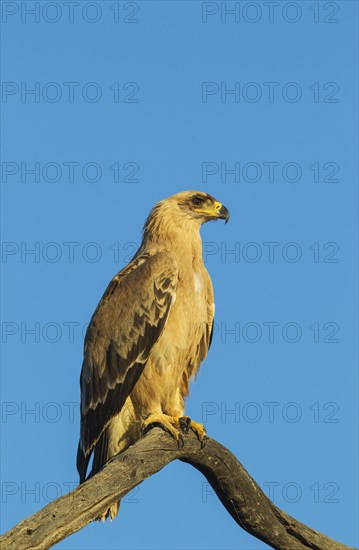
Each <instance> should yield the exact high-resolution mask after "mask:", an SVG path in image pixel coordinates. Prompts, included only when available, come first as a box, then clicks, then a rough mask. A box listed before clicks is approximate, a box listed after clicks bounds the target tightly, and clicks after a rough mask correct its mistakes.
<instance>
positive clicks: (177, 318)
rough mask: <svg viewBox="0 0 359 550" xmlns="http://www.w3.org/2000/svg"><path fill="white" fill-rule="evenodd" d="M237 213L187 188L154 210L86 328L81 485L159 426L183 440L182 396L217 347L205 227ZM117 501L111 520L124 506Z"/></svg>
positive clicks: (189, 424)
mask: <svg viewBox="0 0 359 550" xmlns="http://www.w3.org/2000/svg"><path fill="white" fill-rule="evenodd" d="M217 219H224V220H226V222H227V221H228V219H229V213H228V210H227V208H226V207H225V206H223V205H222V204H221V203H220V202H218V201H216V200H215V199H214V198H213V197H211V196H210V195H208V194H207V193H202V192H199V191H185V192H182V193H178V194H176V195H173V196H171V197H168V198H167V199H165V200H163V201H161V202H159V203H158V204H156V206H155V207H154V208H153V209H152V211H151V212H150V215H149V216H148V218H147V220H146V222H145V225H144V229H143V238H142V243H141V246H140V248H139V249H138V251H137V252H136V254H135V256H134V257H133V259H132V260H131V262H130V263H129V264H128V265H127V266H126V267H125V268H124V269H122V270H121V271H120V272H119V273H118V274H117V275H115V277H114V278H113V279H112V281H111V282H110V284H109V286H108V287H107V289H106V291H105V293H104V295H103V297H102V299H101V300H100V302H99V304H98V306H97V308H96V311H95V313H94V314H93V316H92V319H91V322H90V324H89V326H88V329H87V332H86V336H85V344H84V360H83V365H82V371H81V379H80V384H81V435H80V441H79V446H78V453H77V469H78V472H79V474H80V483H82V482H83V481H84V480H85V479H86V471H87V467H88V463H89V460H90V457H91V454H92V452H93V453H94V457H93V464H92V470H91V473H90V475H94V474H95V473H96V472H98V471H99V470H100V469H101V468H102V467H103V466H104V464H106V462H107V461H108V460H109V459H110V458H111V457H113V456H114V455H115V454H117V453H119V452H122V451H124V450H125V449H126V448H127V447H129V446H130V445H132V444H133V443H134V442H135V441H136V440H137V439H138V438H139V437H141V435H142V434H143V433H144V432H145V431H146V430H148V429H150V428H151V427H152V426H154V425H157V426H158V425H159V426H161V427H163V428H164V429H165V430H167V431H168V432H169V433H170V434H171V435H172V436H173V437H174V438H175V439H176V440H177V441H178V444H179V445H181V443H182V437H181V429H184V430H185V431H186V430H187V429H188V428H190V429H192V430H193V431H194V432H195V433H196V434H197V437H198V439H199V440H200V441H201V444H204V442H205V438H206V432H205V429H204V427H203V426H202V425H201V424H198V423H196V422H193V421H191V420H190V419H189V418H188V417H185V416H184V398H185V397H186V396H187V395H188V393H189V382H190V379H191V378H192V377H193V376H194V375H195V374H196V372H197V370H198V368H199V366H200V364H201V362H202V361H203V359H204V358H205V357H206V355H207V352H208V349H209V346H210V344H211V338H212V331H213V317H214V301H213V288H212V282H211V279H210V277H209V275H208V272H207V270H206V268H205V266H204V263H203V258H202V241H201V237H200V227H201V225H202V224H203V223H204V222H207V221H209V220H217ZM118 507H119V503H118V504H115V505H113V506H111V508H110V509H109V511H108V513H107V514H105V515H104V516H103V518H102V519H104V518H105V517H106V516H107V515H110V517H111V519H112V518H113V517H114V516H115V515H116V514H117V512H118Z"/></svg>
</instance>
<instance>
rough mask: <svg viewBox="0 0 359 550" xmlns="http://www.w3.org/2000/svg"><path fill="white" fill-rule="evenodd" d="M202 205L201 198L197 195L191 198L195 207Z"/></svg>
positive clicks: (202, 200)
mask: <svg viewBox="0 0 359 550" xmlns="http://www.w3.org/2000/svg"><path fill="white" fill-rule="evenodd" d="M203 203H204V199H202V197H199V196H198V195H195V196H194V197H192V204H194V205H195V206H200V205H201V204H203Z"/></svg>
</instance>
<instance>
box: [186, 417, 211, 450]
mask: <svg viewBox="0 0 359 550" xmlns="http://www.w3.org/2000/svg"><path fill="white" fill-rule="evenodd" d="M179 425H180V427H181V429H182V430H183V431H184V433H188V430H192V432H194V433H195V434H196V436H197V439H198V440H199V441H200V443H201V449H203V447H204V446H205V445H206V443H207V439H208V436H207V432H206V428H205V427H204V426H203V425H202V424H199V422H195V421H194V420H191V418H190V417H189V416H181V418H180V419H179Z"/></svg>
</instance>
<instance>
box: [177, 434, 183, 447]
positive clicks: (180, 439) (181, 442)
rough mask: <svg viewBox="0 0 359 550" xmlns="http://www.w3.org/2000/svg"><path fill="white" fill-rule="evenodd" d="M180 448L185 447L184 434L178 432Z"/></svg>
mask: <svg viewBox="0 0 359 550" xmlns="http://www.w3.org/2000/svg"><path fill="white" fill-rule="evenodd" d="M177 445H178V449H183V447H184V441H183V437H182V435H181V434H180V433H179V434H178V440H177Z"/></svg>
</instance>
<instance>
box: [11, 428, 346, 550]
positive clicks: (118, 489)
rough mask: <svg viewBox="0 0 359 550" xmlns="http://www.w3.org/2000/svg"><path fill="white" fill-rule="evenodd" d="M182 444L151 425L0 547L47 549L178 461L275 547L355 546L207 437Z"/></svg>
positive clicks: (342, 549)
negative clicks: (298, 510) (281, 504)
mask: <svg viewBox="0 0 359 550" xmlns="http://www.w3.org/2000/svg"><path fill="white" fill-rule="evenodd" d="M183 437H184V447H183V448H182V449H178V448H177V443H176V442H175V441H174V440H173V439H172V438H171V436H169V435H168V434H166V433H165V432H163V431H162V430H161V429H159V428H154V429H153V430H151V431H150V432H149V433H148V434H146V435H145V436H144V437H142V438H141V439H140V440H139V441H137V442H136V443H135V445H133V446H132V447H130V448H129V449H127V450H126V451H125V452H124V453H122V454H120V455H117V456H116V457H114V458H113V459H112V460H111V461H110V462H109V463H108V464H107V465H106V466H105V467H104V468H103V470H101V472H99V473H98V474H96V476H94V477H93V478H91V479H89V480H88V481H86V482H85V483H84V484H83V485H81V486H79V487H77V488H76V489H75V490H74V491H71V492H70V493H68V494H67V495H65V496H63V497H61V498H59V499H57V500H55V501H53V502H51V503H50V504H48V505H47V506H46V507H45V508H43V509H42V510H40V511H39V512H37V513H36V514H34V515H33V516H31V517H29V518H27V519H25V520H23V521H21V522H20V523H19V524H18V525H16V526H15V527H13V528H12V529H10V530H9V531H8V532H7V533H5V534H4V535H3V536H2V537H0V542H1V549H2V550H47V549H48V548H50V547H51V546H53V545H54V544H56V543H57V542H59V541H61V540H62V539H64V538H66V537H68V536H69V535H71V534H72V533H75V532H76V531H79V530H80V529H82V527H85V525H87V524H88V523H90V522H91V521H93V520H94V519H96V518H97V517H98V516H100V515H101V514H103V513H104V512H106V511H107V510H108V508H109V507H110V506H111V504H114V503H115V502H117V501H118V500H119V499H121V498H122V497H124V496H125V495H126V494H127V493H128V492H129V491H131V490H132V489H133V488H134V487H136V486H137V485H138V484H139V483H141V482H142V481H143V480H145V479H146V478H148V477H150V476H151V475H153V474H155V473H156V472H158V471H159V470H161V469H162V468H163V467H164V466H166V465H167V464H169V463H170V462H172V461H173V460H176V459H179V460H182V461H183V462H187V463H188V464H191V466H193V467H194V468H196V469H197V470H199V471H200V472H201V473H202V474H203V475H204V476H205V477H206V478H207V480H208V481H209V483H210V484H211V486H212V487H213V489H214V491H215V492H216V493H217V495H218V497H219V499H220V500H221V502H222V504H223V505H224V506H225V508H226V509H227V511H228V512H229V513H230V514H231V516H232V517H233V519H234V520H235V521H236V522H237V523H238V524H239V525H240V526H241V527H242V528H243V529H245V530H246V531H248V532H249V533H251V534H252V535H253V536H254V537H256V538H258V539H260V540H262V541H263V542H265V543H267V544H268V545H269V546H271V547H272V548H276V549H277V550H308V549H312V550H355V549H354V548H352V547H349V546H345V545H344V544H341V543H339V542H336V541H334V540H333V539H330V538H329V537H327V536H325V535H323V534H322V533H319V532H318V531H314V530H313V529H310V528H309V527H307V526H306V525H304V524H303V523H300V522H299V521H297V520H295V519H294V518H292V517H291V516H290V515H288V514H286V513H285V512H283V511H282V510H280V509H279V508H277V506H275V505H274V504H273V503H272V502H271V501H270V500H269V499H268V498H267V497H266V496H265V494H264V493H263V491H262V490H261V489H260V487H259V486H258V485H257V483H256V482H255V481H254V479H252V478H251V476H250V475H249V474H248V472H247V471H246V470H245V469H244V468H243V466H242V465H241V464H240V462H238V460H237V459H236V458H235V456H234V455H233V454H232V453H231V452H230V451H229V450H228V449H226V448H225V447H223V446H222V445H220V443H217V441H214V440H213V439H209V440H208V442H207V445H206V446H205V448H204V449H201V448H200V445H199V443H198V440H197V439H196V437H195V436H194V435H193V434H192V433H189V434H188V435H184V436H183Z"/></svg>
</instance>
